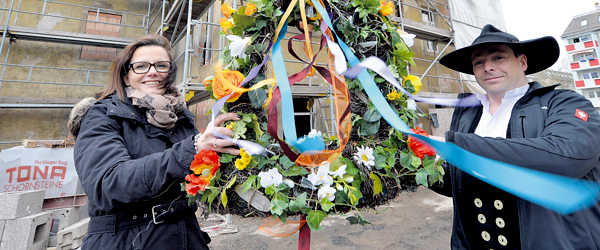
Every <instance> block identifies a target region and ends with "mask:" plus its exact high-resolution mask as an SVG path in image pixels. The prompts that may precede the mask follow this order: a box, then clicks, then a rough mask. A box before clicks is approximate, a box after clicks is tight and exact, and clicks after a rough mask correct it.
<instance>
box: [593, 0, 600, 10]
mask: <svg viewBox="0 0 600 250" xmlns="http://www.w3.org/2000/svg"><path fill="white" fill-rule="evenodd" d="M594 5H596V10H600V3H598V2H596V3H595V4H594Z"/></svg>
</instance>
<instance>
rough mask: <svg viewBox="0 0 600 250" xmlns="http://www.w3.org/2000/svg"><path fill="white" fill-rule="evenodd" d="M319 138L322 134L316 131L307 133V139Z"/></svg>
mask: <svg viewBox="0 0 600 250" xmlns="http://www.w3.org/2000/svg"><path fill="white" fill-rule="evenodd" d="M315 137H316V138H321V137H323V134H322V133H321V131H318V130H316V129H313V130H311V131H310V133H308V138H315Z"/></svg>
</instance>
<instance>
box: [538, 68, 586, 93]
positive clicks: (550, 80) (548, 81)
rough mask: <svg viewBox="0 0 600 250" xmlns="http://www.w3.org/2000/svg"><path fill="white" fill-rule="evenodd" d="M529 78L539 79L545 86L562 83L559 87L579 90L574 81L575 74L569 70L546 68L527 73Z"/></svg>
mask: <svg viewBox="0 0 600 250" xmlns="http://www.w3.org/2000/svg"><path fill="white" fill-rule="evenodd" d="M527 80H529V81H530V82H531V81H537V82H539V83H541V84H542V85H544V86H549V85H554V84H557V83H560V86H559V87H558V88H559V89H570V90H573V91H577V88H576V87H575V83H574V82H573V75H572V74H571V73H568V72H562V71H556V70H551V69H546V70H544V71H541V72H538V73H535V74H531V75H527Z"/></svg>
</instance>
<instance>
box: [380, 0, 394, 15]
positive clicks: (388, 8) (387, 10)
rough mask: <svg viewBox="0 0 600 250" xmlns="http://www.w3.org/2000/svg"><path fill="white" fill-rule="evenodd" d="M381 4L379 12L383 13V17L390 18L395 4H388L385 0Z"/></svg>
mask: <svg viewBox="0 0 600 250" xmlns="http://www.w3.org/2000/svg"><path fill="white" fill-rule="evenodd" d="M379 3H380V4H381V5H380V6H379V12H381V14H382V15H383V16H389V15H391V14H392V12H394V3H392V2H391V1H390V2H388V3H387V4H386V3H385V0H381V1H380V2H379Z"/></svg>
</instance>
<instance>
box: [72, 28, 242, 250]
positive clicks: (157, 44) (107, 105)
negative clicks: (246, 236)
mask: <svg viewBox="0 0 600 250" xmlns="http://www.w3.org/2000/svg"><path fill="white" fill-rule="evenodd" d="M170 49H171V47H170V45H169V41H168V40H167V39H165V38H164V37H162V36H157V35H147V36H144V37H142V38H139V39H137V40H135V41H134V42H133V43H131V44H130V45H128V46H127V47H125V49H123V51H121V52H120V53H119V55H117V58H116V59H115V60H114V62H113V64H112V68H111V79H110V81H109V83H108V85H107V86H106V89H105V90H104V91H103V92H101V93H98V94H97V97H96V100H97V101H95V103H94V104H93V106H91V107H90V108H89V110H87V112H86V111H83V112H81V114H85V115H83V118H82V119H81V124H80V126H78V131H72V133H73V134H74V135H75V136H77V142H76V144H75V166H76V168H77V173H78V174H79V178H80V180H81V184H82V186H83V188H84V190H85V192H86V194H87V196H88V207H89V214H90V217H91V218H90V222H89V226H88V234H87V236H86V237H85V238H84V240H83V245H82V246H83V247H82V249H111V250H112V249H208V246H207V244H208V242H210V238H209V237H208V235H207V234H206V233H204V232H202V231H201V230H200V227H199V224H198V221H197V219H196V216H195V211H196V209H197V206H196V204H192V205H188V200H187V199H186V197H185V192H184V191H182V190H181V185H180V183H182V182H183V180H184V178H185V176H186V175H187V174H189V173H190V164H191V162H192V160H193V159H194V155H195V154H196V152H198V151H199V150H201V149H211V150H214V151H216V152H224V153H229V154H239V150H237V149H234V148H231V147H228V146H231V145H232V144H231V143H229V142H227V141H225V140H221V139H217V138H215V137H214V136H213V135H212V133H211V130H210V126H209V127H208V128H207V131H206V132H205V133H204V134H200V133H198V130H197V129H196V128H195V127H194V122H193V115H192V113H191V112H190V111H188V110H187V109H186V104H185V100H184V97H183V96H182V94H181V92H180V91H179V90H178V89H177V88H175V87H173V82H174V80H175V74H176V66H175V64H174V63H173V60H172V57H171V55H170ZM72 119H73V118H72ZM227 120H239V118H238V117H237V116H236V114H234V113H229V114H223V115H220V116H218V117H217V118H216V119H215V121H214V123H215V125H216V127H215V129H216V130H217V131H218V132H219V133H221V134H224V135H228V136H231V135H233V131H231V130H230V129H227V128H224V127H219V126H218V125H219V124H222V123H223V122H225V121H227ZM69 127H70V128H71V127H72V126H71V122H70V125H69Z"/></svg>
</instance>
